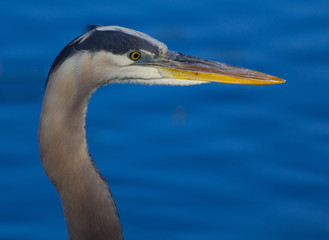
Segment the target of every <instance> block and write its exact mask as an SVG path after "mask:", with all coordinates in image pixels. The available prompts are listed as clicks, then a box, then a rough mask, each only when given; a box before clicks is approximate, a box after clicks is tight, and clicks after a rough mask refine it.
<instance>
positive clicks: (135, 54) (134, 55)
mask: <svg viewBox="0 0 329 240" xmlns="http://www.w3.org/2000/svg"><path fill="white" fill-rule="evenodd" d="M140 57H141V53H140V52H132V53H130V59H131V60H134V61H136V60H138V59H140Z"/></svg>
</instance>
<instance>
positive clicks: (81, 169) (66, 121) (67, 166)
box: [38, 26, 283, 240]
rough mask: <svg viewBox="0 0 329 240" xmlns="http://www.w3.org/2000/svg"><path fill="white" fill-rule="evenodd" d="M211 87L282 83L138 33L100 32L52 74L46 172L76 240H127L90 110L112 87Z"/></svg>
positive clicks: (46, 109) (63, 56)
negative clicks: (93, 152) (97, 152)
mask: <svg viewBox="0 0 329 240" xmlns="http://www.w3.org/2000/svg"><path fill="white" fill-rule="evenodd" d="M210 81H215V82H229V83H244V84H272V83H281V82H283V80H282V79H280V78H277V77H273V76H270V75H267V74H263V73H259V72H255V71H252V70H247V69H243V68H238V67H234V66H230V65H227V64H223V63H216V62H212V61H208V60H204V59H200V58H196V57H192V56H187V55H184V54H179V53H175V52H173V51H169V50H168V49H167V46H166V45H165V44H163V43H162V42H160V41H158V40H156V39H154V38H152V37H150V36H148V35H146V34H144V33H141V32H138V31H135V30H131V29H126V28H122V27H117V26H98V27H94V28H92V29H91V30H89V31H88V32H87V33H85V34H83V35H81V36H80V37H78V38H76V39H74V40H73V41H71V42H70V43H69V44H68V45H67V46H66V47H65V48H64V49H63V50H62V51H61V53H60V54H59V55H58V56H57V57H56V59H55V61H54V63H53V65H52V67H51V69H50V71H49V74H48V80H47V86H46V90H45V95H44V100H43V103H42V110H41V116H40V123H39V133H38V138H39V150H40V156H41V161H42V164H43V167H44V170H45V172H46V174H47V176H48V177H49V179H50V180H51V181H52V183H53V185H54V187H55V188H56V190H57V191H58V193H59V195H60V198H61V203H62V207H63V211H64V215H65V221H66V225H67V228H68V233H69V238H70V239H71V240H84V239H86V240H102V239H107V240H109V239H111V240H121V239H123V236H122V230H121V223H120V220H119V217H118V214H117V208H116V205H115V202H114V200H113V197H112V194H111V192H110V191H109V187H108V184H107V182H106V180H105V179H104V178H103V177H102V175H101V174H100V172H99V171H98V170H97V168H96V166H95V164H94V162H93V161H92V159H91V157H90V154H89V152H88V146H87V141H86V131H85V117H86V112H87V105H88V101H89V99H90V97H91V95H92V94H93V93H94V92H95V90H96V89H97V88H98V87H100V86H103V85H106V84H110V83H130V82H133V83H141V84H168V85H191V84H200V83H206V82H210Z"/></svg>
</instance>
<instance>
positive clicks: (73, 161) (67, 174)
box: [38, 56, 123, 240]
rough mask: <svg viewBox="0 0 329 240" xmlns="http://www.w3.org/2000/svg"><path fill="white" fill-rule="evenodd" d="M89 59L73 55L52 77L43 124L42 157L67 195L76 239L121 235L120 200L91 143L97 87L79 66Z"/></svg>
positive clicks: (65, 205)
mask: <svg viewBox="0 0 329 240" xmlns="http://www.w3.org/2000/svg"><path fill="white" fill-rule="evenodd" d="M80 61H81V60H80ZM88 61H91V60H90V58H88V56H84V59H83V61H82V64H80V65H79V66H77V65H74V64H73V63H75V62H76V59H68V60H66V61H65V62H64V63H63V64H62V66H61V67H60V68H59V69H58V70H57V71H56V72H54V73H52V74H51V76H50V77H49V81H48V85H47V88H46V92H45V96H44V100H43V104H42V111H41V117H40V124H39V135H38V137H39V148H40V156H41V161H42V164H43V167H44V170H45V172H46V174H47V176H48V177H49V178H50V180H51V181H52V183H53V184H54V186H55V188H56V190H57V191H58V193H59V195H60V197H61V202H62V206H63V211H64V215H65V220H66V225H67V228H68V232H69V237H70V239H71V240H76V239H79V240H84V239H111V240H112V239H113V240H120V239H123V237H122V232H121V224H120V220H119V217H118V214H117V209H116V206H115V203H114V200H113V198H112V195H111V193H110V190H109V187H108V184H107V182H106V181H105V180H104V178H103V177H102V176H101V175H100V173H99V172H98V170H97V168H96V166H95V165H94V164H93V162H92V159H91V157H90V155H89V152H88V147H87V142H86V132H85V115H86V110H87V104H88V101H89V98H90V96H91V94H92V93H93V91H94V89H96V86H95V87H93V86H90V85H88V84H89V83H88V81H87V80H88V79H87V77H88V74H84V76H82V75H81V76H77V74H76V72H83V71H81V69H80V71H77V68H78V67H83V65H84V64H85V65H88ZM85 69H86V68H85ZM78 81H79V82H78ZM90 89H91V90H90Z"/></svg>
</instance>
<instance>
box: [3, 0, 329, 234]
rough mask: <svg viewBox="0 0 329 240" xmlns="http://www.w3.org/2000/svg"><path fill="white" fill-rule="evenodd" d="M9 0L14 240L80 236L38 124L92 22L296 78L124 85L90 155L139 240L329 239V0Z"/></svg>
mask: <svg viewBox="0 0 329 240" xmlns="http://www.w3.org/2000/svg"><path fill="white" fill-rule="evenodd" d="M119 2H120V1H109V0H108V1H97V0H95V1H85V0H80V1H70V2H68V1H41V0H34V1H23V0H16V1H10V2H9V1H2V2H1V3H0V22H1V35H0V36H1V38H0V239H11V240H13V239H15V240H16V239H17V240H18V239H24V240H25V239H33V240H38V239H40V240H41V239H49V240H52V239H54V240H55V239H67V230H66V227H65V223H64V217H63V213H62V210H61V205H60V200H59V197H58V195H57V193H56V191H55V190H54V188H53V186H52V184H51V183H50V181H49V180H48V179H47V177H46V175H45V173H44V172H43V169H42V166H41V163H40V158H39V154H38V142H37V128H38V120H39V114H40V108H41V102H42V97H43V91H44V86H45V80H46V76H47V72H48V70H49V67H50V65H51V63H52V61H53V59H54V58H55V57H56V55H57V54H58V53H59V51H60V50H61V49H62V48H63V47H64V46H65V45H66V43H68V42H69V41H70V40H72V39H73V38H75V37H76V36H78V35H79V34H81V33H82V32H83V31H84V26H85V25H88V24H104V25H121V26H125V27H129V28H133V29H137V30H140V31H142V32H146V33H148V34H150V35H151V36H153V37H156V38H158V39H160V40H161V41H163V42H165V43H166V44H167V45H168V47H169V48H170V49H172V50H176V51H179V52H183V53H186V54H190V55H196V56H199V57H203V58H208V59H211V60H216V61H221V62H226V63H229V64H233V65H238V66H242V67H247V68H251V69H255V70H258V71H262V72H266V73H269V74H273V75H276V76H280V77H282V78H285V79H287V82H286V84H283V85H272V86H239V85H226V84H205V85H200V86H192V87H167V86H153V87H150V86H139V85H112V86H107V87H104V88H102V89H100V90H99V91H97V92H96V94H95V95H94V96H93V97H92V99H91V103H90V106H89V111H88V117H87V138H88V143H89V147H90V152H91V154H92V156H93V158H94V159H95V160H96V163H97V165H98V167H99V168H100V170H101V172H102V173H103V175H105V177H106V178H107V180H108V181H109V183H110V186H111V189H112V193H113V195H114V197H115V199H116V202H117V206H118V209H119V214H120V218H121V221H122V225H123V232H124V236H125V239H143V240H146V239H157V240H162V239H171V240H175V239H180V240H184V239H186V240H193V239H198V240H199V239H202V240H203V239H205V240H215V239H216V240H217V239H227V240H229V239H230V240H231V239H246V240H248V239H253V240H254V239H281V240H285V239H287V240H288V239H289V240H291V239H312V240H313V239H317V240H320V239H329V94H328V90H329V78H328V76H329V60H328V56H329V14H328V12H329V2H328V1H326V0H323V1H321V0H317V1H307V0H298V1H297V0H295V1H292V0H290V1H283V0H275V1H274V0H269V1H261V0H249V1H243V0H234V1H228V0H226V1H218V0H210V1H201V0H193V1H173V0H171V1H164V0H158V1H131V0H130V1H125V2H121V3H119Z"/></svg>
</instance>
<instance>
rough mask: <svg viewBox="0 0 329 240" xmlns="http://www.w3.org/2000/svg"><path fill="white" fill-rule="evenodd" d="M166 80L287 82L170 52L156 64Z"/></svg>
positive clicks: (232, 82) (239, 82) (255, 82)
mask: <svg viewBox="0 0 329 240" xmlns="http://www.w3.org/2000/svg"><path fill="white" fill-rule="evenodd" d="M156 67H157V68H158V69H159V72H160V74H161V75H162V76H163V77H164V78H173V79H184V80H196V81H205V82H220V83H231V84H256V85H263V84H278V83H284V82H285V80H283V79H281V78H278V77H274V76H271V75H268V74H265V73H261V72H256V71H253V70H249V69H245V68H241V67H235V66H231V65H228V64H224V63H219V62H213V61H209V60H205V59H201V58H197V57H192V56H188V55H184V54H181V53H177V52H174V51H168V52H167V53H166V56H165V57H164V58H162V59H159V60H158V61H157V63H156Z"/></svg>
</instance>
